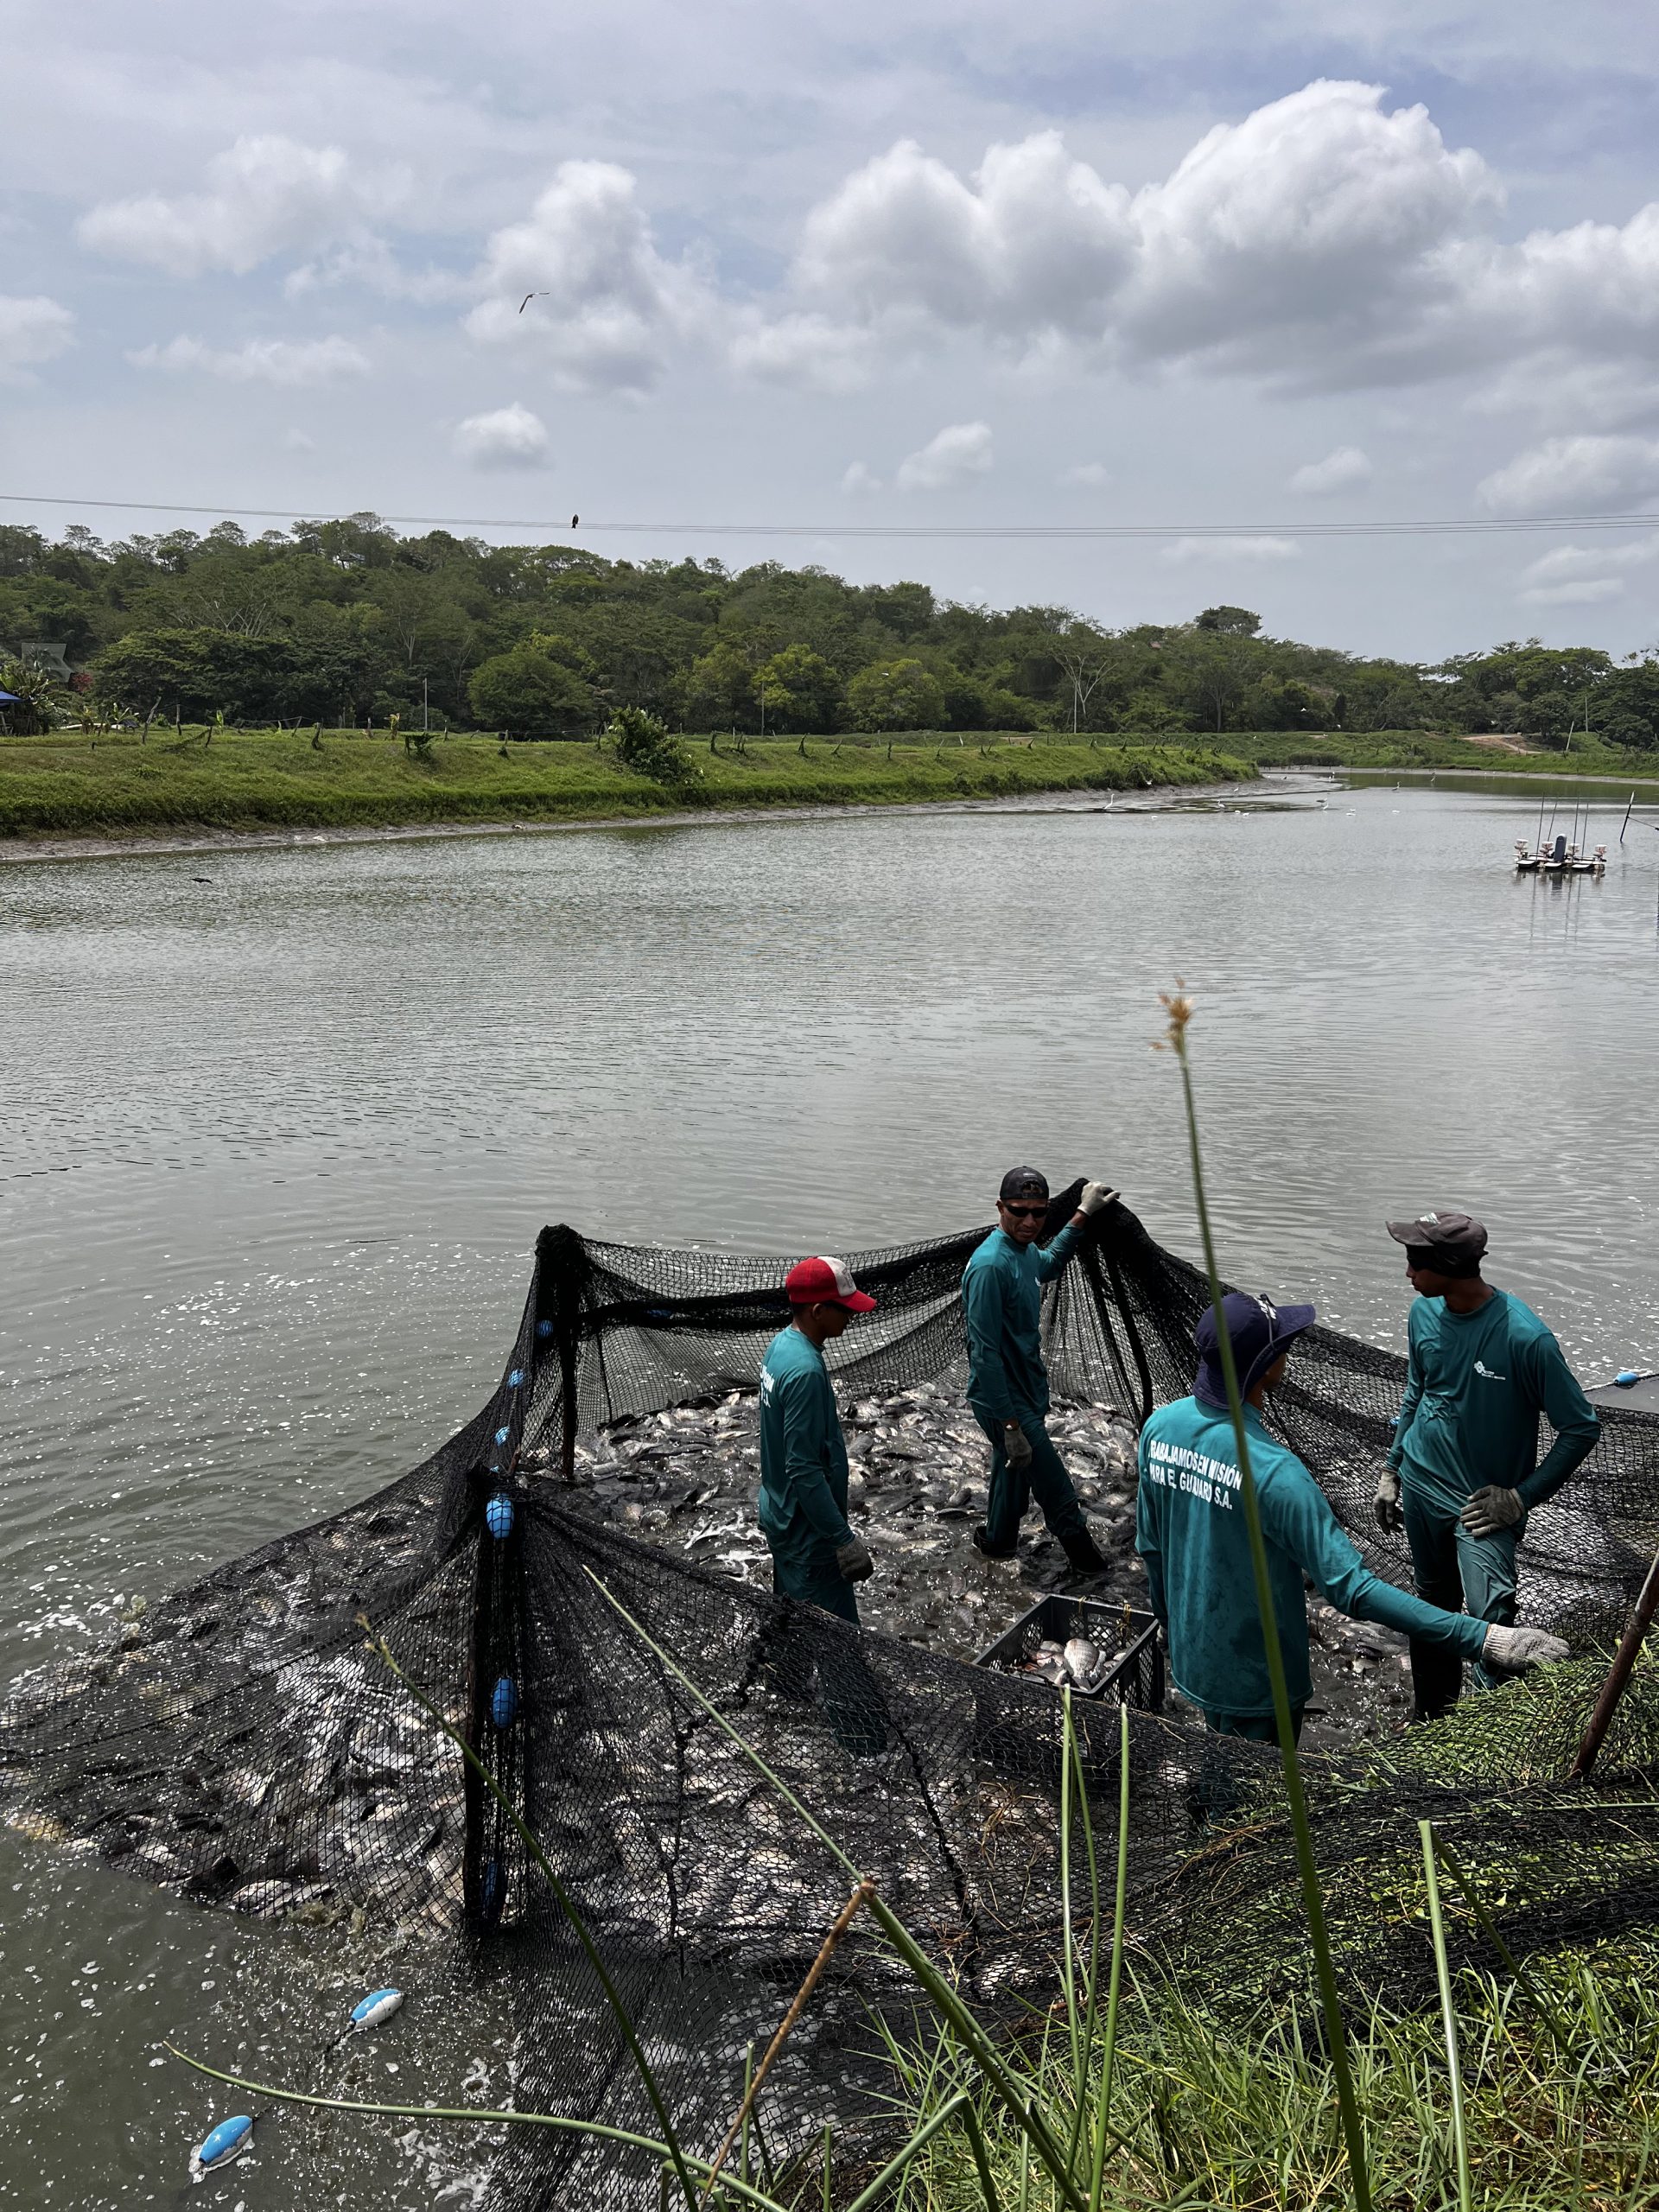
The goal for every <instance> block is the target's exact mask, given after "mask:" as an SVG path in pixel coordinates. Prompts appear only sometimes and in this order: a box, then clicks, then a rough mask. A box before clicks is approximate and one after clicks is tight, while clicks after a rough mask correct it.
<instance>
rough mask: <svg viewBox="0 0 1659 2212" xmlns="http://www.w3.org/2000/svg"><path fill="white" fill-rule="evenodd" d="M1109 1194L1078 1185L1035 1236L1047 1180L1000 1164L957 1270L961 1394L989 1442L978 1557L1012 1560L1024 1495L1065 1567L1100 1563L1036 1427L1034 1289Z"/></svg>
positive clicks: (1039, 1404)
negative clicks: (1061, 1213) (964, 1384)
mask: <svg viewBox="0 0 1659 2212" xmlns="http://www.w3.org/2000/svg"><path fill="white" fill-rule="evenodd" d="M1116 1195H1117V1193H1116V1192H1115V1191H1113V1190H1110V1189H1109V1187H1108V1186H1107V1185H1105V1184H1104V1183H1085V1184H1084V1186H1083V1190H1082V1192H1081V1194H1080V1195H1079V1197H1078V1199H1077V1211H1076V1212H1075V1213H1074V1214H1073V1215H1072V1217H1071V1220H1070V1221H1069V1222H1067V1223H1066V1224H1065V1227H1064V1228H1063V1229H1061V1230H1060V1231H1059V1233H1058V1236H1052V1237H1051V1238H1050V1239H1049V1241H1048V1243H1046V1244H1039V1242H1038V1240H1039V1237H1040V1236H1041V1235H1042V1233H1043V1227H1044V1224H1045V1223H1046V1221H1047V1219H1048V1183H1047V1180H1046V1178H1045V1177H1044V1176H1042V1175H1040V1174H1039V1173H1038V1171H1037V1169H1036V1168H1034V1167H1010V1168H1009V1170H1008V1172H1007V1174H1006V1175H1005V1176H1004V1177H1003V1178H1002V1188H1001V1192H999V1193H998V1196H997V1201H996V1216H997V1222H998V1224H999V1225H998V1227H996V1228H995V1229H994V1230H992V1231H991V1233H990V1235H989V1236H988V1237H987V1238H986V1239H985V1241H984V1243H982V1244H981V1245H980V1246H979V1247H978V1249H976V1251H975V1252H974V1253H973V1254H972V1255H971V1256H970V1258H969V1262H968V1265H967V1267H966V1268H964V1269H963V1277H962V1306H963V1319H964V1320H965V1321H966V1324H967V1331H968V1402H969V1405H970V1406H971V1407H972V1408H973V1409H974V1417H975V1419H976V1421H978V1423H979V1425H980V1427H982V1429H983V1430H984V1432H985V1433H986V1435H987V1436H988V1438H989V1439H990V1444H991V1494H990V1502H989V1504H988V1507H987V1509H986V1513H985V1525H984V1527H983V1528H982V1529H975V1531H974V1538H973V1540H974V1541H975V1543H976V1545H977V1546H978V1547H979V1548H980V1550H981V1551H982V1552H983V1553H984V1554H985V1556H986V1558H987V1559H1012V1558H1013V1556H1014V1548H1015V1546H1016V1544H1017V1543H1018V1541H1019V1538H1020V1522H1021V1520H1022V1519H1023V1518H1024V1516H1025V1511H1026V1508H1027V1505H1028V1504H1029V1503H1030V1502H1031V1499H1032V1497H1033V1494H1034V1495H1035V1497H1036V1499H1037V1503H1038V1504H1039V1506H1041V1508H1042V1510H1043V1518H1044V1520H1045V1521H1046V1522H1047V1523H1048V1526H1049V1529H1050V1530H1051V1532H1052V1535H1054V1536H1055V1537H1056V1538H1058V1541H1059V1545H1060V1548H1061V1550H1062V1551H1064V1552H1065V1556H1066V1560H1067V1561H1068V1563H1069V1564H1070V1565H1071V1567H1072V1568H1073V1570H1074V1571H1075V1572H1076V1573H1079V1574H1099V1573H1101V1572H1102V1571H1103V1569H1104V1567H1105V1565H1106V1562H1105V1560H1103V1558H1102V1557H1101V1555H1100V1554H1099V1552H1098V1551H1097V1550H1096V1547H1095V1540H1094V1538H1093V1537H1092V1536H1091V1535H1090V1534H1089V1524H1088V1522H1086V1521H1085V1520H1084V1515H1083V1508H1082V1506H1081V1505H1079V1504H1078V1503H1077V1492H1076V1491H1075V1490H1073V1489H1072V1487H1071V1476H1070V1475H1068V1474H1067V1473H1066V1471H1065V1466H1064V1465H1062V1463H1061V1459H1060V1455H1059V1453H1058V1452H1057V1451H1056V1450H1055V1449H1054V1446H1053V1444H1052V1442H1051V1441H1050V1439H1049V1433H1048V1430H1047V1428H1046V1426H1045V1421H1046V1416H1047V1414H1048V1370H1047V1368H1046V1366H1045V1365H1044V1363H1043V1347H1042V1296H1043V1285H1044V1284H1045V1283H1047V1282H1052V1281H1053V1279H1054V1277H1055V1276H1056V1275H1057V1274H1058V1273H1059V1272H1060V1269H1061V1268H1063V1267H1064V1266H1065V1263H1066V1262H1067V1261H1068V1260H1069V1259H1070V1258H1071V1255H1072V1252H1073V1251H1074V1250H1075V1249H1076V1247H1077V1232H1078V1230H1080V1229H1081V1228H1082V1227H1083V1225H1084V1223H1085V1222H1086V1221H1087V1220H1088V1219H1089V1217H1090V1215H1091V1214H1096V1213H1101V1212H1103V1211H1104V1210H1105V1209H1106V1207H1107V1206H1108V1205H1110V1203H1111V1201H1112V1200H1113V1198H1116Z"/></svg>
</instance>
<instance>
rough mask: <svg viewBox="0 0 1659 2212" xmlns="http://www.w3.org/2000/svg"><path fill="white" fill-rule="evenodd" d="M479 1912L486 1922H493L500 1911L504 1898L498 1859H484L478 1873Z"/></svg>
mask: <svg viewBox="0 0 1659 2212" xmlns="http://www.w3.org/2000/svg"><path fill="white" fill-rule="evenodd" d="M478 1890H479V1897H478V1904H479V1910H480V1913H481V1914H482V1916H483V1917H484V1918H485V1919H486V1920H493V1919H495V1918H496V1916H498V1915H499V1912H500V1910H501V1907H502V1905H503V1904H504V1903H505V1895H504V1891H503V1886H502V1881H501V1866H500V1862H499V1859H486V1860H485V1861H484V1864H483V1866H482V1867H481V1868H480V1871H479V1881H478Z"/></svg>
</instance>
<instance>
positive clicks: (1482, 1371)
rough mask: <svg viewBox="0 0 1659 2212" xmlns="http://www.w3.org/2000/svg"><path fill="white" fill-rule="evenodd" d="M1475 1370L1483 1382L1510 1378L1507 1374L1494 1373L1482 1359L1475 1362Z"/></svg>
mask: <svg viewBox="0 0 1659 2212" xmlns="http://www.w3.org/2000/svg"><path fill="white" fill-rule="evenodd" d="M1475 1372H1476V1374H1477V1375H1478V1376H1480V1377H1481V1379H1482V1381H1483V1382H1486V1383H1507V1382H1508V1381H1509V1379H1510V1378H1509V1376H1507V1375H1494V1374H1493V1372H1492V1370H1491V1368H1490V1367H1488V1366H1487V1364H1486V1363H1485V1361H1484V1359H1478V1360H1477V1361H1476V1362H1475Z"/></svg>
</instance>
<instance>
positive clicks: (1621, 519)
mask: <svg viewBox="0 0 1659 2212" xmlns="http://www.w3.org/2000/svg"><path fill="white" fill-rule="evenodd" d="M0 502H3V503H4V504H5V505H9V506H28V507H73V508H85V509H87V510H89V511H90V510H102V511H105V512H120V513H124V514H165V515H213V516H215V517H217V518H219V520H220V521H222V522H238V521H246V522H350V521H353V520H354V519H355V518H356V514H365V513H369V512H374V513H375V519H376V520H377V521H378V522H383V523H392V524H397V525H398V526H399V527H409V526H414V525H418V526H419V527H421V528H423V529H426V530H524V531H546V532H549V533H550V534H552V535H553V536H555V537H558V538H559V539H560V541H561V542H562V543H568V542H569V539H570V537H571V536H572V535H573V533H572V531H570V529H569V526H568V525H567V524H563V523H558V522H548V521H541V520H537V519H536V518H534V517H530V516H524V515H383V514H379V513H378V512H375V511H373V510H371V509H367V508H359V509H358V510H356V514H353V513H338V514H324V515H319V514H318V513H317V512H315V510H314V509H307V508H303V507H217V506H213V507H209V506H188V505H183V504H181V502H179V501H177V500H172V499H61V498H59V497H57V496H55V495H53V496H50V497H48V496H45V495H42V496H40V497H35V496H32V495H31V494H29V493H24V492H0ZM1656 528H1659V513H1650V514H1596V515H1530V516H1526V517H1516V518H1505V517H1501V516H1491V515H1471V516H1453V517H1448V518H1444V519H1440V520H1435V519H1428V520H1422V521H1414V522H1302V521H1297V522H1209V523H1192V522H1183V523H1176V522H1167V523H1165V522H1109V523H1047V522H1039V523H919V522H918V523H849V522H829V523H805V522H584V523H583V524H582V525H581V528H580V530H579V531H576V532H575V533H574V534H575V536H578V537H847V538H877V539H880V538H918V539H920V538H926V539H963V540H969V541H976V540H986V541H989V540H996V539H1005V540H1014V541H1017V540H1022V539H1042V538H1049V539H1055V540H1058V541H1063V542H1064V541H1085V540H1096V539H1112V538H1119V539H1136V538H1180V537H1202V538H1216V539H1220V540H1226V539H1229V538H1235V539H1236V538H1253V537H1295V538H1325V537H1528V536H1535V535H1536V534H1537V533H1539V532H1540V531H1543V532H1548V531H1562V530H1576V531H1621V530H1652V529H1656Z"/></svg>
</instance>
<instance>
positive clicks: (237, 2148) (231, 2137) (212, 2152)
mask: <svg viewBox="0 0 1659 2212" xmlns="http://www.w3.org/2000/svg"><path fill="white" fill-rule="evenodd" d="M252 2145H253V2120H252V2117H251V2114H250V2113H237V2114H236V2115H235V2116H234V2118H232V2119H230V2120H220V2121H219V2126H217V2127H215V2128H213V2130H212V2131H211V2132H210V2133H208V2134H207V2135H206V2136H204V2137H203V2139H202V2140H201V2141H200V2143H198V2144H197V2145H196V2147H195V2149H194V2151H193V2152H191V2153H190V2178H191V2180H192V2181H201V2180H203V2179H204V2178H205V2177H207V2175H208V2174H211V2173H216V2172H217V2171H218V2170H219V2167H220V2166H228V2165H229V2164H230V2163H231V2161H232V2158H240V2157H241V2155H242V2153H243V2152H245V2151H247V2150H251V2148H252Z"/></svg>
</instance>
